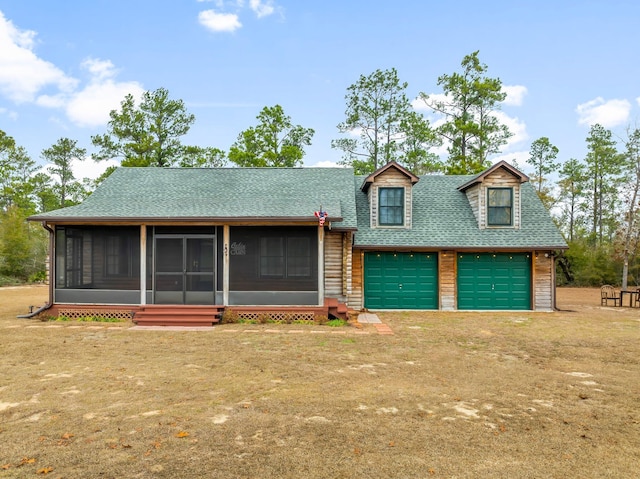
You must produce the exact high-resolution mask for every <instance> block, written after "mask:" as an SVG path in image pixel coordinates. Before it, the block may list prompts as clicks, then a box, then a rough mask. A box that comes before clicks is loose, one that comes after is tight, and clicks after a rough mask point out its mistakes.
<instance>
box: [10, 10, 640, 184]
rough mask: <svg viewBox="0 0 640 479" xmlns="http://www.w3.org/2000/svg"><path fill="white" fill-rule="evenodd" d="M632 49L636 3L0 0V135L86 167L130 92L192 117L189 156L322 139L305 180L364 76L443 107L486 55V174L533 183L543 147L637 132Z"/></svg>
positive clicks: (579, 148) (567, 153)
mask: <svg viewBox="0 0 640 479" xmlns="http://www.w3.org/2000/svg"><path fill="white" fill-rule="evenodd" d="M63 5H64V8H62V6H63ZM638 45H640V2H637V1H631V0H629V1H624V0H610V1H606V2H605V1H604V0H603V1H589V0H582V1H563V0H556V1H546V0H537V1H517V0H512V1H499V0H496V1H487V2H479V1H477V0H475V1H467V0H458V1H456V2H445V1H435V0H424V1H418V0H412V1H403V0H397V1H395V2H387V1H377V0H369V1H363V0H353V1H345V0H341V1H323V2H318V1H312V0H310V1H300V0H298V1H292V0H210V1H206V0H205V1H203V0H153V1H151V0H91V1H85V0H67V1H65V2H53V1H50V0H19V1H17V0H0V129H1V130H3V131H5V132H6V133H7V134H9V135H11V136H13V137H14V138H15V139H16V141H17V143H18V144H19V145H21V146H24V147H25V148H26V149H27V150H28V152H29V153H30V155H31V156H32V158H34V159H35V160H38V161H39V162H42V160H41V159H40V153H41V151H42V149H44V148H48V147H49V146H51V145H52V144H53V143H55V142H56V141H57V140H58V139H59V138H62V137H68V138H71V139H74V140H77V141H78V145H79V146H81V147H84V148H87V150H88V151H89V152H91V151H92V145H91V141H90V137H91V135H94V134H99V133H104V132H105V131H106V122H107V120H108V113H109V111H110V110H112V109H117V108H119V105H120V102H121V101H122V99H123V98H124V95H125V94H126V93H129V92H131V93H133V94H135V95H138V94H140V93H141V92H142V91H144V90H155V89H157V88H159V87H164V88H166V89H167V90H168V91H169V93H170V96H171V97H172V98H175V99H182V100H184V102H185V103H186V105H187V108H188V110H189V112H191V113H193V114H194V115H195V116H196V123H195V124H194V126H193V127H192V129H191V131H190V132H189V134H188V135H187V136H186V137H185V138H184V143H186V144H193V145H199V146H214V147H218V148H222V149H224V150H228V149H229V146H231V144H232V143H233V142H234V141H235V139H236V137H237V135H238V134H239V133H240V132H241V131H242V130H244V129H246V128H248V127H250V126H253V125H255V124H256V119H255V117H256V115H257V114H258V113H259V112H260V110H261V109H262V108H263V107H264V106H273V105H275V104H280V105H282V107H283V108H284V111H285V113H286V114H288V115H289V116H291V118H292V121H293V122H294V123H295V124H301V125H302V126H304V127H308V128H313V129H315V131H316V134H315V136H314V138H313V144H312V146H311V147H309V148H308V149H307V155H306V156H305V159H304V163H305V165H331V164H335V163H336V162H337V161H339V160H340V152H339V151H337V150H333V149H331V147H330V142H331V140H332V139H335V138H338V137H339V134H338V131H337V128H336V125H337V124H338V123H339V122H340V121H342V120H343V119H344V110H345V100H344V95H345V93H346V89H347V87H348V86H349V85H351V84H352V83H354V82H355V81H356V80H357V79H358V77H359V76H360V75H368V74H370V73H372V72H373V71H374V70H376V69H378V68H380V69H387V68H391V67H395V68H396V69H397V70H398V75H399V77H400V79H401V80H403V81H406V82H408V83H409V87H408V90H407V93H408V94H409V95H410V96H411V97H416V96H417V95H418V93H419V92H425V93H427V94H438V93H440V89H439V87H438V86H437V78H438V76H440V75H442V74H445V73H447V74H450V73H453V72H455V71H460V62H461V61H462V58H463V57H464V56H465V55H467V54H469V53H471V52H473V51H475V50H479V51H480V53H479V57H480V59H481V61H482V62H483V63H486V64H487V65H488V67H489V71H488V75H489V76H492V77H499V78H500V79H501V80H502V83H503V85H504V87H505V90H506V91H507V92H508V94H509V96H508V97H507V101H506V102H505V104H504V105H503V107H502V113H501V115H502V116H501V118H502V119H503V121H505V122H506V123H507V124H508V125H509V126H510V128H511V130H512V132H513V133H514V134H515V135H514V137H513V138H512V140H511V142H510V143H509V144H508V145H507V146H506V147H505V148H504V149H503V152H502V153H501V155H499V156H498V157H496V158H495V159H507V160H511V159H514V158H515V159H516V161H517V164H518V165H519V166H521V167H523V168H524V169H525V171H526V170H527V168H526V164H525V161H526V158H527V157H528V150H529V147H530V145H531V142H532V141H533V140H535V139H537V138H539V137H541V136H547V137H549V139H550V140H551V142H552V143H553V144H555V145H556V146H558V148H559V149H560V154H559V159H560V160H561V161H566V160H567V159H569V158H578V159H582V158H584V155H585V154H586V148H585V138H586V136H587V134H588V131H589V125H590V124H593V123H596V122H597V123H601V124H603V125H604V126H605V127H607V128H610V129H611V130H613V131H614V133H615V134H616V135H618V136H619V137H620V138H622V137H624V133H625V130H626V128H627V127H628V126H629V125H630V126H632V127H635V126H637V122H638V118H639V116H640V82H639V81H638V79H639V78H640V62H639V61H638ZM416 105H417V106H419V103H416ZM425 113H426V112H425ZM433 120H434V121H435V118H434V119H433ZM102 166H103V165H95V164H93V163H92V162H91V161H87V162H86V163H85V165H84V166H78V167H77V175H78V176H95V175H96V174H97V173H99V170H100V169H101V168H102Z"/></svg>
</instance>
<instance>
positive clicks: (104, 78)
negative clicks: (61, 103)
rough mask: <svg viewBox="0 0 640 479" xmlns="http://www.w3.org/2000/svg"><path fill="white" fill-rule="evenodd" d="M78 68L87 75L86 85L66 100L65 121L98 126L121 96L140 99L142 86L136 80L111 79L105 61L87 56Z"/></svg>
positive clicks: (110, 69) (111, 70) (112, 71)
mask: <svg viewBox="0 0 640 479" xmlns="http://www.w3.org/2000/svg"><path fill="white" fill-rule="evenodd" d="M82 67H83V68H84V69H86V70H87V71H88V72H89V74H90V75H91V79H90V80H89V83H88V85H86V86H85V87H84V88H83V89H82V90H80V91H77V92H74V93H73V94H72V95H71V96H70V97H69V98H68V99H67V101H66V113H67V117H68V118H69V120H71V121H72V122H73V123H75V124H76V125H78V126H99V125H104V124H106V123H107V122H108V121H109V112H110V111H111V110H116V109H118V107H119V106H120V103H121V102H122V100H123V99H124V97H125V96H126V95H128V94H132V95H133V96H134V98H140V97H141V96H142V93H143V92H144V88H143V87H142V85H140V83H138V82H134V81H130V82H117V81H115V79H114V78H115V76H116V73H117V72H116V70H115V68H114V66H113V64H112V63H111V62H110V61H109V60H100V59H93V58H90V59H87V60H85V61H84V62H83V63H82Z"/></svg>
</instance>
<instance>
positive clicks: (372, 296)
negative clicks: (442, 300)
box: [364, 252, 438, 309]
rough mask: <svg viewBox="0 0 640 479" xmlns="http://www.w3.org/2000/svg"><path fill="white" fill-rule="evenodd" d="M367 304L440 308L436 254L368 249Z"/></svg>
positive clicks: (365, 268)
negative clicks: (370, 250)
mask: <svg viewBox="0 0 640 479" xmlns="http://www.w3.org/2000/svg"><path fill="white" fill-rule="evenodd" d="M364 270H365V280H364V296H365V307H366V308H371V309H437V308H438V287H437V284H438V280H437V278H438V267H437V254H433V253H429V254H425V253H397V252H396V253H391V252H380V253H365V264H364Z"/></svg>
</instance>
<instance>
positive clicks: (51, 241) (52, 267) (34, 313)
mask: <svg viewBox="0 0 640 479" xmlns="http://www.w3.org/2000/svg"><path fill="white" fill-rule="evenodd" d="M41 224H42V227H43V228H44V229H46V230H47V231H48V232H49V302H47V303H45V304H44V306H40V307H39V308H38V309H36V310H35V311H33V310H32V311H29V313H28V314H20V315H18V316H17V317H18V318H20V319H30V318H33V317H34V316H37V315H39V314H40V313H42V312H43V311H46V310H47V309H49V308H50V307H51V306H53V283H54V281H55V251H54V244H55V234H54V232H53V230H52V229H51V228H50V227H49V225H47V223H46V222H44V221H43V222H42V223H41Z"/></svg>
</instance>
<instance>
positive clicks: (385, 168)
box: [360, 160, 420, 193]
mask: <svg viewBox="0 0 640 479" xmlns="http://www.w3.org/2000/svg"><path fill="white" fill-rule="evenodd" d="M390 168H395V169H396V170H398V171H399V172H400V173H402V174H403V175H405V176H406V177H407V178H408V179H409V181H411V184H412V185H415V184H416V183H417V182H418V181H419V180H420V178H418V177H417V176H416V175H414V174H413V173H411V172H410V171H409V170H407V169H406V168H405V167H403V166H402V165H401V164H399V163H397V162H396V161H393V160H392V161H390V162H389V163H387V164H386V165H384V166H382V167H380V168H378V169H377V170H376V171H374V172H373V173H371V174H370V175H369V176H367V177H366V178H365V179H364V181H363V182H362V186H361V187H360V189H361V190H362V191H364V192H365V193H366V192H367V190H368V189H369V187H370V186H371V185H372V184H373V183H374V182H375V180H376V177H378V176H380V175H381V174H383V173H384V172H386V171H388V170H389V169H390Z"/></svg>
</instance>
